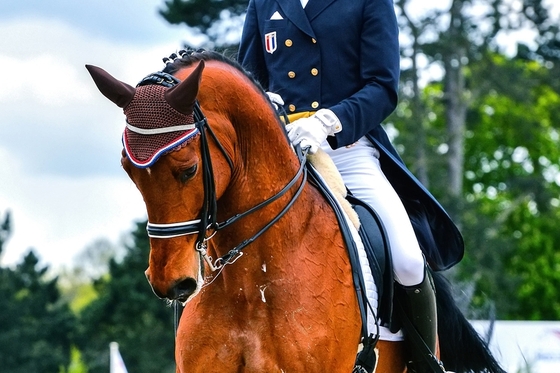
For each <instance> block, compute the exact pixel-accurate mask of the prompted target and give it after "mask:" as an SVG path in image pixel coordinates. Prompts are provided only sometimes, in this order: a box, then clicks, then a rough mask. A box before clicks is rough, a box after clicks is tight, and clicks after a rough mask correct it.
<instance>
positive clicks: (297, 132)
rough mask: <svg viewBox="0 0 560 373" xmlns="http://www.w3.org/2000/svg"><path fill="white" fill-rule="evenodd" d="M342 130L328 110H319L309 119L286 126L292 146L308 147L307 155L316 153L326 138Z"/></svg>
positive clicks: (338, 121) (336, 118)
mask: <svg viewBox="0 0 560 373" xmlns="http://www.w3.org/2000/svg"><path fill="white" fill-rule="evenodd" d="M341 130H342V124H341V123H340V120H339V119H338V117H337V116H336V115H335V114H334V113H333V112H332V111H331V110H329V109H321V110H319V111H317V112H316V113H315V114H313V115H312V116H310V117H309V118H301V119H298V120H296V121H294V122H293V123H290V124H288V125H286V131H288V138H289V139H290V141H291V142H292V144H293V145H298V144H299V145H300V146H301V148H302V149H303V148H306V147H309V154H314V153H316V152H317V150H318V149H319V147H320V146H321V143H322V142H323V141H325V140H326V139H327V136H334V134H335V133H338V132H340V131H341Z"/></svg>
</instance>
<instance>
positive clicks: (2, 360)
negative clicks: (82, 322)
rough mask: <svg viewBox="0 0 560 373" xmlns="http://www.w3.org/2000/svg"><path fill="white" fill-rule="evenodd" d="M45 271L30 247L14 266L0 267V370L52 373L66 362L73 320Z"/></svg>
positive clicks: (14, 372) (53, 281)
mask: <svg viewBox="0 0 560 373" xmlns="http://www.w3.org/2000/svg"><path fill="white" fill-rule="evenodd" d="M47 271H48V267H47V266H45V267H41V266H39V259H38V258H37V256H36V255H35V254H34V253H33V251H30V252H29V253H28V254H27V255H26V256H25V257H24V258H23V260H22V262H21V263H19V264H17V266H16V267H15V269H10V268H0V331H1V332H0V367H1V370H2V372H7V373H20V372H21V373H24V372H58V371H59V370H60V369H61V368H64V367H66V366H68V365H69V363H70V360H71V359H70V352H71V345H72V339H73V337H74V336H75V333H74V331H75V322H76V320H75V317H74V315H73V314H72V312H71V311H70V308H69V307H68V304H66V303H64V302H63V301H62V299H61V296H60V292H59V290H58V288H57V281H58V279H57V278H56V277H55V278H50V277H49V275H48V274H47Z"/></svg>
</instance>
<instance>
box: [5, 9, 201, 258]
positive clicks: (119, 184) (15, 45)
mask: <svg viewBox="0 0 560 373" xmlns="http://www.w3.org/2000/svg"><path fill="white" fill-rule="evenodd" d="M162 4H163V0H142V1H136V0H119V1H109V0H96V1H91V2H87V3H83V2H79V1H70V0H34V1H29V0H27V1H17V0H13V1H12V0H8V1H2V2H0V36H1V37H0V76H1V78H0V217H2V218H3V216H4V214H5V212H6V211H7V210H10V212H11V214H12V223H13V226H12V236H11V238H10V239H9V241H8V242H7V243H6V245H5V246H4V251H3V253H2V256H1V257H0V264H1V265H13V264H14V263H18V262H20V261H21V258H22V256H23V255H24V254H25V253H27V252H28V251H29V249H30V248H33V250H34V252H35V253H36V254H37V255H38V256H39V258H40V259H41V262H42V263H44V264H48V265H50V266H71V265H72V264H73V263H74V258H75V257H76V256H77V254H78V253H80V252H81V251H82V250H83V249H84V248H85V247H86V246H87V245H90V244H91V243H92V242H93V241H95V240H97V239H99V238H106V239H109V240H110V241H111V242H114V243H116V244H117V243H118V242H120V240H121V237H122V235H123V234H126V233H128V232H130V231H131V230H132V229H133V228H134V222H135V221H139V220H142V219H145V216H146V215H145V209H144V205H143V202H142V199H141V196H140V194H139V192H138V191H137V190H136V188H135V186H134V185H133V184H132V182H131V181H129V179H128V176H127V175H126V174H125V172H124V171H123V170H122V169H121V166H120V152H121V148H122V144H121V134H122V130H123V126H124V116H123V114H122V110H121V109H119V108H118V107H116V106H115V105H114V104H112V103H111V102H110V101H108V100H107V99H106V98H105V97H103V96H102V95H101V94H100V93H99V91H98V90H97V88H96V87H95V85H94V83H93V81H92V80H91V78H90V76H89V74H88V73H87V70H86V69H85V67H84V65H85V64H92V65H97V66H100V67H102V68H104V69H105V70H107V71H109V72H110V73H111V74H112V75H113V76H115V77H117V78H118V79H120V80H123V81H125V82H127V83H129V84H132V85H134V84H135V83H136V82H138V81H139V80H140V79H141V78H142V77H144V76H145V75H147V74H149V73H151V72H154V71H158V70H161V69H162V68H163V62H162V60H161V59H162V58H163V57H165V56H168V55H169V54H170V53H172V52H174V51H176V50H178V49H180V48H181V47H182V45H183V41H185V40H190V39H189V38H191V36H189V35H191V34H190V33H189V32H188V31H187V29H186V27H184V26H183V27H180V26H171V25H169V24H168V23H167V22H166V21H165V20H164V19H163V18H162V17H161V16H159V15H158V14H157V9H158V8H159V7H161V5H162ZM193 40H196V41H198V42H199V41H200V39H199V38H193Z"/></svg>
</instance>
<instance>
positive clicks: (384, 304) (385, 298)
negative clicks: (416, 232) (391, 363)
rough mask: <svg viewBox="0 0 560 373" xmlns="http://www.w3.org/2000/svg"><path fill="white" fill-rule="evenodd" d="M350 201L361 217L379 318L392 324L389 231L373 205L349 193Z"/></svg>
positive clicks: (363, 238) (362, 233)
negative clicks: (376, 296)
mask: <svg viewBox="0 0 560 373" xmlns="http://www.w3.org/2000/svg"><path fill="white" fill-rule="evenodd" d="M347 199H348V201H349V202H350V203H351V204H352V206H353V207H354V210H355V211H356V213H357V214H358V216H359V218H360V223H361V225H360V229H359V231H358V233H359V234H360V238H361V239H362V242H363V244H364V249H365V251H366V254H367V257H368V261H369V266H370V268H371V273H372V275H373V278H374V280H375V284H376V286H377V292H378V296H379V299H378V302H379V314H378V316H379V318H380V320H381V322H382V323H383V324H387V325H388V324H390V322H391V314H392V310H393V280H394V276H393V270H392V268H393V265H392V259H391V252H390V250H389V241H388V239H387V233H386V232H385V228H384V227H383V223H382V222H381V219H380V218H379V216H378V215H377V213H376V212H375V210H373V208H372V207H371V206H369V205H368V204H366V203H365V202H363V201H361V200H359V199H358V198H356V197H354V196H351V195H348V197H347Z"/></svg>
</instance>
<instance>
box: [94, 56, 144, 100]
mask: <svg viewBox="0 0 560 373" xmlns="http://www.w3.org/2000/svg"><path fill="white" fill-rule="evenodd" d="M86 69H87V70H88V71H89V74H90V75H91V77H92V78H93V81H94V82H95V85H96V86H97V88H99V90H100V91H101V93H103V95H104V96H105V97H107V98H108V99H109V100H111V101H113V102H114V103H115V104H116V105H117V106H118V107H121V108H124V107H125V106H126V105H128V104H129V103H130V101H132V98H133V97H134V93H135V92H136V89H135V88H134V87H132V86H130V85H128V84H126V83H123V82H121V81H120V80H117V79H115V78H113V77H112V76H111V75H110V74H109V73H108V72H107V71H105V70H103V69H102V68H99V67H97V66H92V65H86Z"/></svg>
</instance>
